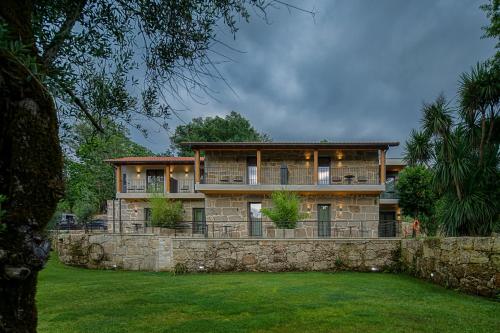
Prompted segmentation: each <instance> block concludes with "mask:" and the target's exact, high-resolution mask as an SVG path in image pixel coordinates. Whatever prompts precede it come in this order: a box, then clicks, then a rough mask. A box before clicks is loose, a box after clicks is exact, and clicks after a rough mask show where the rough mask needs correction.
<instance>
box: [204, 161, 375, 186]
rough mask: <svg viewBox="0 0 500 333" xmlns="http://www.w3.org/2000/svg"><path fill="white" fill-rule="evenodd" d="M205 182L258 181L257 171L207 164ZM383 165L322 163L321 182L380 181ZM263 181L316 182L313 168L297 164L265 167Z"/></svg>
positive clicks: (268, 182) (349, 183) (319, 177)
mask: <svg viewBox="0 0 500 333" xmlns="http://www.w3.org/2000/svg"><path fill="white" fill-rule="evenodd" d="M202 183H204V184H239V185H242V184H246V185H255V184H258V182H257V174H256V172H255V171H254V169H253V168H252V167H249V168H247V167H238V166H223V167H210V166H206V167H205V169H204V175H203V179H202ZM379 183H380V182H379V168H378V167H377V166H363V167H334V168H330V167H319V168H318V185H378V184H379ZM260 184H262V185H313V168H312V167H309V168H306V167H296V166H284V165H283V166H281V167H280V166H275V167H262V168H261V175H260Z"/></svg>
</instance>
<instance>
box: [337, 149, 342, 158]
mask: <svg viewBox="0 0 500 333" xmlns="http://www.w3.org/2000/svg"><path fill="white" fill-rule="evenodd" d="M343 158H344V153H343V152H342V151H340V150H339V151H337V159H338V160H341V159H343Z"/></svg>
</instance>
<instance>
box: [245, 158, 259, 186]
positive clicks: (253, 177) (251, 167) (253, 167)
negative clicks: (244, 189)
mask: <svg viewBox="0 0 500 333" xmlns="http://www.w3.org/2000/svg"><path fill="white" fill-rule="evenodd" d="M247 178H248V179H247V181H248V184H249V185H257V157H253V156H250V157H248V158H247Z"/></svg>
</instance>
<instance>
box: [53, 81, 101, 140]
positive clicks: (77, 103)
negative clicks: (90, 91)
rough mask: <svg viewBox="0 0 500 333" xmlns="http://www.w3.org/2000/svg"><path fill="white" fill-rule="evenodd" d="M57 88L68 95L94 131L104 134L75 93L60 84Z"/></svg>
mask: <svg viewBox="0 0 500 333" xmlns="http://www.w3.org/2000/svg"><path fill="white" fill-rule="evenodd" d="M59 86H60V87H61V88H62V90H63V91H64V92H65V93H66V94H68V96H69V97H71V99H72V100H73V102H74V103H75V104H76V105H77V106H78V107H79V108H80V110H81V111H82V112H83V114H84V115H85V117H86V118H87V119H88V120H89V121H90V122H91V123H92V126H94V127H95V129H96V130H98V131H99V132H101V133H104V129H103V128H102V126H101V125H100V124H99V123H98V122H97V120H96V119H95V118H94V117H93V116H92V114H91V113H90V111H89V109H88V108H87V106H86V105H85V103H84V102H83V101H82V100H81V99H80V98H79V97H78V96H76V95H75V93H74V92H73V91H72V90H71V89H69V88H68V87H66V86H62V85H61V84H59Z"/></svg>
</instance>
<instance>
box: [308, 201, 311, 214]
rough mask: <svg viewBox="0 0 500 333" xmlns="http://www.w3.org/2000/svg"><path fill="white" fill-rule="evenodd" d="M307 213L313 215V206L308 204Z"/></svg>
mask: <svg viewBox="0 0 500 333" xmlns="http://www.w3.org/2000/svg"><path fill="white" fill-rule="evenodd" d="M307 212H308V213H309V214H311V204H310V203H308V204H307Z"/></svg>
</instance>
